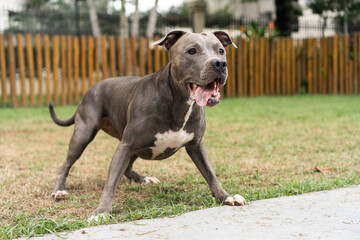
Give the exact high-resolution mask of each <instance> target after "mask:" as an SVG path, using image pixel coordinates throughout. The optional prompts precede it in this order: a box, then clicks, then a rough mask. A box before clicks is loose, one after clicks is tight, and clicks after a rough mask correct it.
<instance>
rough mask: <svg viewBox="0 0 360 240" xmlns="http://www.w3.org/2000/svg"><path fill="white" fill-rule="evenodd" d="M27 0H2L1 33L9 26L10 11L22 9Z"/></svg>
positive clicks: (0, 0)
mask: <svg viewBox="0 0 360 240" xmlns="http://www.w3.org/2000/svg"><path fill="white" fill-rule="evenodd" d="M25 3H26V0H0V33H3V32H4V30H5V29H7V28H8V27H9V11H14V12H17V11H21V10H23V9H24V7H25Z"/></svg>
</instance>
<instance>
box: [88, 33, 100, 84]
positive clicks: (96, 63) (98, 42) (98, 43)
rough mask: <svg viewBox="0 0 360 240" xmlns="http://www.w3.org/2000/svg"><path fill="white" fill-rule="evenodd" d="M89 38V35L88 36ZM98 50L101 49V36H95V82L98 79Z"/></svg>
mask: <svg viewBox="0 0 360 240" xmlns="http://www.w3.org/2000/svg"><path fill="white" fill-rule="evenodd" d="M89 39H90V37H89ZM100 51H101V37H95V74H96V82H99V81H100Z"/></svg>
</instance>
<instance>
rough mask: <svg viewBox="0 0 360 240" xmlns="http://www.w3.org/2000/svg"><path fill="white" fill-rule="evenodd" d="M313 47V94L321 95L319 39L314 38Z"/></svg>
mask: <svg viewBox="0 0 360 240" xmlns="http://www.w3.org/2000/svg"><path fill="white" fill-rule="evenodd" d="M312 43H313V45H312V48H313V56H314V61H313V63H314V65H313V72H314V78H313V92H314V93H319V90H318V89H319V71H318V69H319V52H318V49H317V44H318V39H316V38H314V39H313V41H312Z"/></svg>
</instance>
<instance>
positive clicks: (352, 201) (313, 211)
mask: <svg viewBox="0 0 360 240" xmlns="http://www.w3.org/2000/svg"><path fill="white" fill-rule="evenodd" d="M60 235H61V236H62V237H63V238H65V239H73V240H75V239H76V240H90V239H94V240H101V239H136V240H138V239H184V240H185V239H186V240H191V239H196V240H199V239H206V240H209V239H251V240H253V239H339V240H340V239H341V240H345V239H346V240H349V239H359V240H360V186H354V187H350V188H343V189H337V190H332V191H323V192H315V193H309V194H303V195H298V196H290V197H280V198H275V199H267V200H260V201H256V202H252V203H249V204H248V205H246V206H244V207H228V206H223V207H216V208H211V209H206V210H200V211H194V212H190V213H186V214H183V215H180V216H176V217H173V218H159V219H153V220H140V221H136V222H128V223H122V224H115V225H108V226H98V227H92V228H86V229H81V230H77V231H74V232H71V233H63V234H60ZM31 239H32V240H35V239H37V240H45V239H56V240H57V239H61V238H59V237H56V236H53V235H47V236H44V237H39V238H31Z"/></svg>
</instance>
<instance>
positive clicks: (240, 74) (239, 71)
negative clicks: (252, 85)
mask: <svg viewBox="0 0 360 240" xmlns="http://www.w3.org/2000/svg"><path fill="white" fill-rule="evenodd" d="M237 45H238V48H237V50H236V51H237V52H236V54H237V66H236V70H237V75H236V76H237V95H238V96H239V97H242V96H243V95H244V84H243V81H244V80H243V67H242V66H243V62H242V60H243V58H242V55H243V51H244V50H243V39H242V38H239V40H238V42H237Z"/></svg>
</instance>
